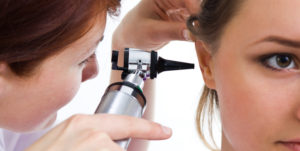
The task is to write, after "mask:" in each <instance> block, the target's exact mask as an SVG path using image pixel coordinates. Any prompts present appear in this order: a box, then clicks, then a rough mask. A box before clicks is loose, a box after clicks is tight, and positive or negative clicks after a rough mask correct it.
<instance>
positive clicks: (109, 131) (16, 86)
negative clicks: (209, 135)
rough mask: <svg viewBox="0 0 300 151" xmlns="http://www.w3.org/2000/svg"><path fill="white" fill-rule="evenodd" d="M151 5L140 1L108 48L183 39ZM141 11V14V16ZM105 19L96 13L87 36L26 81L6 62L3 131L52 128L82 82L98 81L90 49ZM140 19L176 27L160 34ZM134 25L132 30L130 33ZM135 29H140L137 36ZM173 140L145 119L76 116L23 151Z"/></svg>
mask: <svg viewBox="0 0 300 151" xmlns="http://www.w3.org/2000/svg"><path fill="white" fill-rule="evenodd" d="M188 1H189V0H187V2H188ZM167 2H168V3H167V4H168V5H165V6H164V7H163V6H161V7H162V8H165V7H166V6H169V4H170V1H168V0H167ZM177 2H180V1H177ZM149 4H150V5H151V6H153V7H150V8H151V9H145V8H149ZM188 4H190V3H188ZM155 5H156V4H154V1H152V0H143V1H141V3H140V4H139V6H138V8H136V9H133V11H132V12H131V15H128V16H127V17H126V18H125V19H124V20H130V21H131V22H129V24H130V25H132V26H128V24H127V23H128V22H126V23H124V22H123V23H121V24H120V26H119V27H118V29H122V32H115V34H114V38H113V41H114V44H113V46H112V47H113V48H117V49H119V50H122V48H124V46H126V47H134V48H140V49H142V48H149V49H150V48H151V49H154V48H158V47H161V46H163V45H164V44H166V43H167V42H168V41H170V40H175V39H181V40H185V37H184V36H183V35H182V32H178V30H182V29H183V28H185V22H184V21H181V22H180V23H178V22H171V21H170V22H168V21H169V20H168V19H167V20H166V19H164V18H159V17H157V14H158V12H157V11H158V10H157V9H155V8H156V7H155ZM181 5H182V3H181V2H180V5H178V7H180V8H182V7H186V6H181ZM175 8H177V6H175ZM187 8H190V7H187ZM192 8H194V7H192ZM144 10H146V11H144ZM141 11H142V12H143V13H140V12H141ZM159 13H163V12H159ZM139 14H141V15H139ZM105 16H106V12H105V13H103V14H100V16H99V18H98V19H97V20H96V21H95V24H94V25H93V27H92V29H91V30H90V31H89V32H88V33H87V34H86V35H84V36H83V37H82V38H81V39H79V40H78V41H76V42H75V43H73V44H71V45H70V46H69V47H67V48H66V49H65V50H63V51H62V52H61V53H59V54H57V55H55V56H52V57H49V58H48V59H47V60H45V61H44V62H43V63H41V65H40V66H39V67H38V68H37V69H38V70H37V71H36V72H35V74H34V75H33V76H31V77H29V78H26V79H25V78H20V77H17V76H15V75H14V74H13V73H12V72H11V71H10V70H9V68H8V66H7V65H6V64H5V63H4V62H1V63H0V100H1V101H0V127H1V128H5V129H10V130H13V131H21V132H28V131H35V130H38V129H43V128H45V127H48V126H49V125H51V124H52V123H53V121H54V120H55V117H56V112H57V110H58V109H60V108H61V107H62V106H64V105H66V104H67V103H68V102H69V101H70V100H71V99H72V98H73V97H74V95H75V94H76V92H77V90H78V88H79V85H80V83H81V82H84V81H86V80H88V79H90V78H92V77H94V76H96V74H97V72H98V71H97V70H98V69H97V60H96V59H95V57H94V56H93V53H94V51H93V49H92V48H93V47H95V46H96V45H97V43H98V42H99V40H101V37H102V36H103V31H104V26H105V20H106V19H105ZM175 16H176V15H175ZM151 18H152V20H151ZM153 18H155V19H153ZM143 19H146V20H147V19H150V20H148V22H147V23H148V24H150V25H153V24H154V23H155V25H157V23H162V25H164V27H167V26H168V27H169V26H172V25H177V26H176V27H177V28H172V30H169V29H168V28H163V27H161V28H162V29H163V30H159V28H155V29H153V28H141V27H145V24H144V23H145V22H143V21H140V20H143ZM132 23H134V24H132ZM133 25H134V28H132V27H133ZM136 29H144V30H141V31H139V32H138V33H136ZM151 30H152V31H151ZM117 31H118V30H117ZM158 31H159V32H158ZM152 32H156V33H159V34H157V35H156V38H153V37H151V35H148V34H147V33H152ZM132 33H136V36H126V35H127V34H129V35H132ZM143 35H146V36H145V37H144V38H145V41H147V43H144V42H143V41H139V39H141V38H139V39H136V37H141V36H143ZM119 37H126V40H128V41H136V42H134V43H133V44H132V45H125V44H127V42H128V41H124V40H122V39H120V38H119ZM160 37H163V38H160ZM157 39H159V40H157ZM116 44H117V46H116ZM87 58H89V59H88V60H89V61H88V62H86V63H85V65H80V64H81V63H82V62H83V61H84V60H85V59H87ZM118 77H120V74H119V73H117V72H112V80H111V81H112V82H115V81H116V80H117V81H119V78H118ZM148 85H150V84H148ZM150 87H151V85H150ZM149 89H150V88H149V87H148V88H147V87H145V94H147V92H146V91H147V90H149ZM150 90H151V89H150ZM16 92H18V93H16ZM28 94H30V95H28ZM152 95H153V94H152ZM16 111H18V112H16ZM148 114H149V113H148ZM86 123H89V124H86ZM111 123H114V124H111ZM171 135H172V131H171V129H169V128H167V127H163V126H161V125H160V124H157V123H154V122H151V121H148V120H144V119H137V118H133V117H127V116H119V115H107V114H98V115H74V116H72V117H71V118H69V119H68V120H66V121H64V122H62V123H61V124H60V125H58V126H56V127H55V128H53V129H52V130H51V131H50V132H48V133H47V134H46V135H44V136H43V137H42V138H40V139H39V140H38V141H37V142H35V143H34V144H33V145H32V146H30V147H29V148H28V149H27V151H40V150H56V151H67V150H72V151H79V150H80V151H81V150H83V151H85V150H90V151H92V150H95V151H96V150H97V151H110V150H111V151H123V149H122V148H120V147H119V146H118V145H117V144H115V143H114V142H113V140H120V139H125V138H133V139H134V138H137V139H148V140H149V139H150V140H161V139H167V138H169V137H170V136H171ZM133 144H134V143H133ZM134 145H135V144H134ZM134 145H132V146H133V147H134V149H130V150H143V149H145V146H143V145H140V144H137V145H135V146H134ZM133 147H132V148H133Z"/></svg>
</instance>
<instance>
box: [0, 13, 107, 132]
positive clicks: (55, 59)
mask: <svg viewBox="0 0 300 151" xmlns="http://www.w3.org/2000/svg"><path fill="white" fill-rule="evenodd" d="M98 18H99V19H97V20H96V25H95V26H94V27H93V28H92V29H91V30H90V31H89V32H88V33H87V34H86V35H85V36H84V37H82V38H80V39H79V40H78V41H76V42H74V43H73V44H71V45H70V46H68V48H66V49H65V50H63V51H61V52H60V53H58V54H56V55H54V56H51V57H49V58H47V59H46V60H45V61H43V62H42V64H40V65H39V67H38V68H37V70H36V71H35V73H34V75H33V76H31V77H29V78H24V77H18V76H16V75H14V74H13V73H12V72H11V71H10V70H9V68H8V67H7V66H6V65H5V63H2V64H1V67H2V68H1V77H0V78H1V80H0V81H1V83H0V85H1V91H0V93H1V95H0V98H1V99H0V100H1V101H0V126H1V127H3V128H7V129H11V130H14V131H22V132H24V131H32V130H37V129H41V128H45V127H47V126H49V125H51V124H52V123H53V122H54V121H55V118H56V111H57V110H58V109H59V108H61V107H62V106H64V105H66V104H67V103H68V102H69V101H70V100H72V98H73V97H74V95H75V94H76V92H77V91H78V88H79V86H80V84H81V82H84V81H86V80H88V79H90V78H93V77H94V76H96V75H97V73H98V67H97V60H96V58H94V57H91V58H90V59H89V61H88V62H86V63H83V64H80V63H81V62H82V61H84V60H85V59H87V58H89V56H91V55H92V54H94V51H95V49H93V48H96V46H97V45H98V43H99V40H101V37H102V36H103V32H104V27H105V20H106V19H105V16H104V13H103V14H102V15H101V16H99V17H98ZM94 33H98V34H94ZM16 92H17V93H16ZM28 94H30V95H28Z"/></svg>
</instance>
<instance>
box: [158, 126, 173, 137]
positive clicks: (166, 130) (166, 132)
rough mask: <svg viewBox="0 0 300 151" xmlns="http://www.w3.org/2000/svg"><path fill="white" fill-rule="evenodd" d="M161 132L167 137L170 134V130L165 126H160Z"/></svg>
mask: <svg viewBox="0 0 300 151" xmlns="http://www.w3.org/2000/svg"><path fill="white" fill-rule="evenodd" d="M161 128H162V130H163V132H164V133H165V134H167V135H170V134H171V133H172V129H170V128H169V127H166V126H161Z"/></svg>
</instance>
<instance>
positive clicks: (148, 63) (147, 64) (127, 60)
mask: <svg viewBox="0 0 300 151" xmlns="http://www.w3.org/2000/svg"><path fill="white" fill-rule="evenodd" d="M117 64H118V51H113V53H112V69H113V70H123V73H122V79H124V78H125V77H126V76H127V75H128V74H130V73H135V72H136V71H137V70H139V71H142V72H141V73H143V74H141V76H142V77H143V78H147V77H150V78H151V79H154V78H156V77H157V74H159V73H161V72H163V71H172V70H184V69H194V64H191V63H185V62H178V61H172V60H167V59H164V58H161V57H158V56H157V52H155V51H151V52H149V51H143V50H138V49H132V48H126V49H125V51H124V67H119V66H117Z"/></svg>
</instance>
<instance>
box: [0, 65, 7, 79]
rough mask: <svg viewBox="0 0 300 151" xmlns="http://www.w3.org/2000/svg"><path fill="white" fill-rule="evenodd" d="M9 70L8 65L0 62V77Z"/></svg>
mask: <svg viewBox="0 0 300 151" xmlns="http://www.w3.org/2000/svg"><path fill="white" fill-rule="evenodd" d="M8 70H9V66H8V64H7V63H5V62H0V77H2V76H4V75H6V73H7V72H8Z"/></svg>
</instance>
